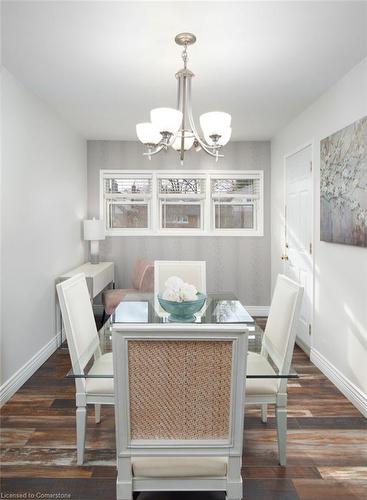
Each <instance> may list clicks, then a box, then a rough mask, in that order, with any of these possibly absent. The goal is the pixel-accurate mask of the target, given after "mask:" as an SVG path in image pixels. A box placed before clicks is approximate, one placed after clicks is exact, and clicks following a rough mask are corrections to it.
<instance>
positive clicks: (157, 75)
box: [2, 1, 367, 140]
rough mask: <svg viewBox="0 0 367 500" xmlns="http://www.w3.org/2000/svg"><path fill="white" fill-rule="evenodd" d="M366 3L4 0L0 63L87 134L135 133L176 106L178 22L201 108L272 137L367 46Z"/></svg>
mask: <svg viewBox="0 0 367 500" xmlns="http://www.w3.org/2000/svg"><path fill="white" fill-rule="evenodd" d="M366 9H367V4H366V3H365V2H347V1H346V2H233V3H232V2H102V1H100V2H88V1H84V2H29V1H27V2H3V3H2V24H3V30H2V38H3V39H2V51H3V64H4V65H5V66H6V67H7V68H8V69H9V71H11V72H12V73H13V74H14V75H15V76H16V77H17V78H18V79H19V80H21V81H22V82H23V83H24V84H25V85H26V86H27V87H29V88H30V89H32V90H33V91H34V92H35V93H36V94H38V95H39V96H40V97H41V98H43V99H44V100H45V101H46V102H48V103H49V104H50V105H51V106H52V107H53V108H56V109H57V110H58V111H59V113H60V114H61V115H62V116H63V117H64V118H65V119H66V120H67V121H68V122H69V123H70V124H71V125H72V126H73V127H74V128H75V129H76V130H78V131H79V132H80V133H81V134H83V135H84V136H85V137H87V138H88V139H125V140H134V139H135V124H136V123H137V122H140V121H148V120H149V111H150V109H152V108H154V107H158V106H175V96H176V80H175V78H174V73H175V71H176V70H177V69H179V68H180V67H181V58H180V54H181V49H180V48H179V47H178V46H176V45H175V43H174V42H173V38H174V36H175V35H176V34H177V33H179V32H181V31H191V32H193V33H195V34H196V35H197V38H198V41H197V43H196V45H194V46H193V47H192V48H191V50H190V53H189V57H190V60H189V67H190V68H191V69H192V70H193V71H194V73H195V74H196V77H195V79H194V81H193V104H194V115H195V116H196V117H198V115H199V114H201V113H203V112H205V111H211V110H223V111H228V112H229V113H231V114H232V127H233V139H235V140H241V139H269V138H270V137H271V136H272V135H273V134H274V132H275V131H276V130H278V129H279V128H280V127H282V126H283V125H285V124H286V123H287V122H288V121H289V120H290V119H291V118H292V117H294V116H296V115H297V114H298V113H300V112H301V111H302V110H303V109H304V108H305V107H306V106H307V105H309V104H311V103H312V102H313V101H314V100H315V99H316V98H317V97H318V96H319V95H321V94H322V93H323V92H324V91H325V90H326V89H327V88H328V87H330V86H331V85H332V84H333V83H334V82H335V81H337V80H338V79H339V78H340V77H341V76H343V75H344V74H345V73H346V72H348V70H349V69H351V68H352V67H353V66H354V65H355V64H357V63H358V62H359V61H360V60H361V59H362V58H363V57H364V56H365V55H366V54H367V43H366V33H367V29H366V12H367V10H366Z"/></svg>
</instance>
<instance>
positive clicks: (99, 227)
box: [83, 217, 105, 264]
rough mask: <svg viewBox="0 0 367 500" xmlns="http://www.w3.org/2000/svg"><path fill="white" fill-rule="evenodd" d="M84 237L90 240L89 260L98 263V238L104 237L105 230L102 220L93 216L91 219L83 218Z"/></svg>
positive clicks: (102, 238)
mask: <svg viewBox="0 0 367 500" xmlns="http://www.w3.org/2000/svg"><path fill="white" fill-rule="evenodd" d="M83 223H84V239H85V240H86V241H90V262H91V264H99V240H104V239H105V230H104V224H103V220H98V219H95V218H94V217H93V219H91V220H85V221H83Z"/></svg>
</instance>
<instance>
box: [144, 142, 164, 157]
mask: <svg viewBox="0 0 367 500" xmlns="http://www.w3.org/2000/svg"><path fill="white" fill-rule="evenodd" d="M165 147H166V144H160V145H158V146H157V147H156V148H155V149H152V150H149V151H147V152H146V153H143V156H154V155H156V154H158V153H160V152H161V151H162V149H165Z"/></svg>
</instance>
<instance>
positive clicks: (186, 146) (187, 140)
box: [171, 132, 195, 151]
mask: <svg viewBox="0 0 367 500" xmlns="http://www.w3.org/2000/svg"><path fill="white" fill-rule="evenodd" d="M188 136H189V137H188ZM194 141H195V137H194V136H193V134H188V133H187V132H185V139H184V150H185V151H188V150H189V149H190V148H191V147H192V145H193V144H194ZM171 146H172V147H173V149H175V150H176V151H180V149H181V134H178V135H177V137H176V139H175V140H174V141H173V143H172V144H171Z"/></svg>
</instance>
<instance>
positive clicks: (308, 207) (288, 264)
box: [283, 146, 313, 353]
mask: <svg viewBox="0 0 367 500" xmlns="http://www.w3.org/2000/svg"><path fill="white" fill-rule="evenodd" d="M285 183H286V185H285V247H286V248H285V249H284V255H283V261H284V274H286V275H287V276H289V278H292V279H294V280H296V281H298V282H299V283H301V284H302V286H303V287H304V295H303V303H302V307H301V312H300V318H299V324H298V329H297V339H296V342H297V343H298V344H299V345H300V347H301V348H303V349H304V350H305V351H306V352H308V353H309V351H310V346H311V338H310V336H311V334H312V301H313V257H312V148H311V146H307V147H306V148H304V149H302V150H300V151H298V152H297V153H295V154H292V155H290V156H288V157H287V158H286V160H285Z"/></svg>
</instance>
